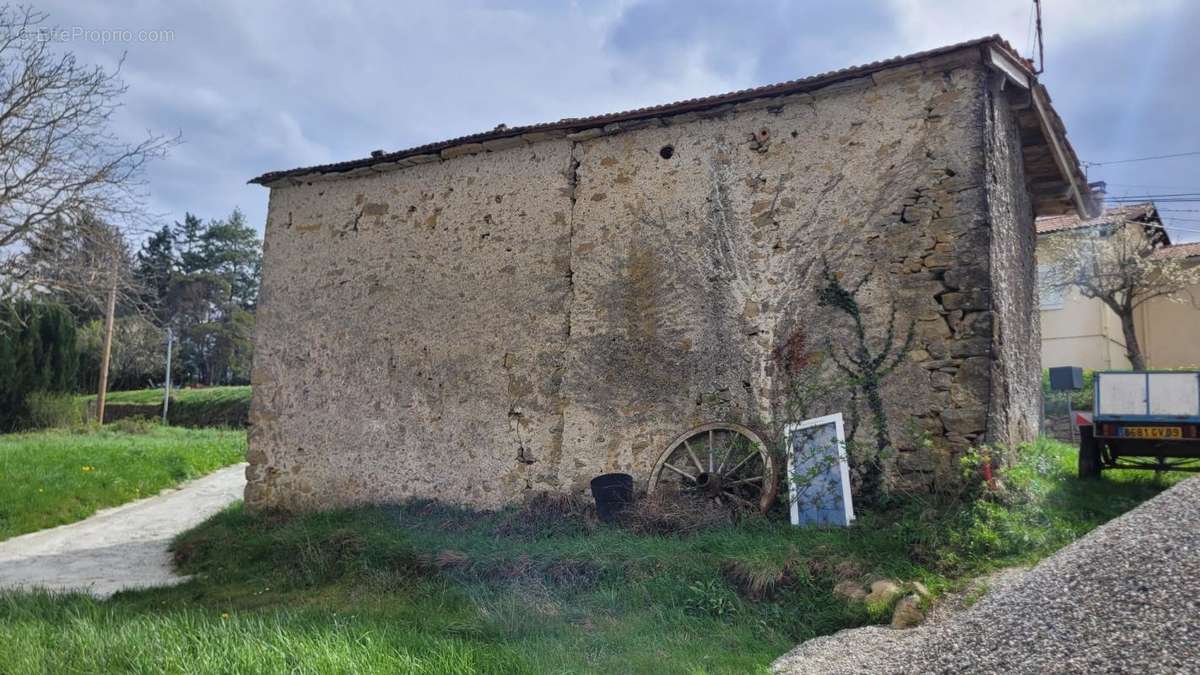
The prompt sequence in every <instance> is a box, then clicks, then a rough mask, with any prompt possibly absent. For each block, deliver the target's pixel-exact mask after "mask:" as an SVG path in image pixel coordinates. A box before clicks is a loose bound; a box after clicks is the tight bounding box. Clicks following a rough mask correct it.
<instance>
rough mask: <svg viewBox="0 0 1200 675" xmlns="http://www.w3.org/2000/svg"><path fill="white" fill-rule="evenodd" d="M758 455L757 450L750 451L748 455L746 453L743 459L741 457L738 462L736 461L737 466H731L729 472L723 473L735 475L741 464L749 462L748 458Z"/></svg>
mask: <svg viewBox="0 0 1200 675" xmlns="http://www.w3.org/2000/svg"><path fill="white" fill-rule="evenodd" d="M758 456H759V454H758V452H756V451H751V452H750V454H749V455H746V457H745V459H743V460H742V461H740V462H738V463H737V466H735V467H733V468H732V469H730V470H729V472H728V473H725V474H724V475H726V476H734V475H737V471H738V469H740V468H742V465H743V464H745V463H746V462H749V461H750V460H752V459H754V458H755V457H758Z"/></svg>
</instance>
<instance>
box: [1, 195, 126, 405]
mask: <svg viewBox="0 0 1200 675" xmlns="http://www.w3.org/2000/svg"><path fill="white" fill-rule="evenodd" d="M12 267H13V268H14V269H18V270H20V275H21V278H22V279H23V280H24V281H25V282H26V283H27V284H28V288H30V289H31V290H34V291H36V292H38V293H43V294H48V295H53V296H56V297H59V298H63V299H65V300H67V301H69V302H70V303H72V305H74V306H75V307H78V308H80V309H83V310H85V311H95V312H98V313H100V314H101V315H102V316H103V317H104V339H103V344H102V347H101V362H100V382H99V388H98V391H97V418H98V419H99V420H100V422H101V423H103V420H104V406H105V398H106V396H107V392H108V369H109V368H108V365H109V356H110V354H111V353H112V335H113V324H114V322H115V319H116V311H117V306H118V302H119V303H120V304H121V305H122V306H125V307H129V308H132V309H134V310H136V311H140V312H141V313H146V310H145V308H143V307H141V305H140V303H141V298H142V297H143V293H142V292H141V291H142V289H141V286H140V284H139V283H138V280H137V277H136V275H134V274H133V254H132V252H131V251H130V248H129V243H128V241H127V240H126V238H125V235H124V233H123V232H122V231H121V230H120V229H119V228H117V227H116V226H114V225H112V224H110V223H107V222H105V221H103V220H101V219H99V218H97V217H96V216H94V215H93V214H91V213H83V214H80V215H78V216H76V217H74V218H67V217H58V218H55V219H54V221H52V222H51V223H48V224H47V225H46V226H45V227H43V228H40V229H39V230H38V231H37V232H35V233H34V234H33V236H31V237H30V238H29V240H28V241H27V242H26V246H25V250H24V251H23V252H22V253H21V254H20V255H19V256H16V257H15V258H14V259H13V261H12Z"/></svg>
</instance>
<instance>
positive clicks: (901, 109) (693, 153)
mask: <svg viewBox="0 0 1200 675" xmlns="http://www.w3.org/2000/svg"><path fill="white" fill-rule="evenodd" d="M988 48H989V44H988V43H986V42H984V43H983V44H982V46H980V44H979V43H974V44H972V45H971V46H970V47H967V48H959V49H954V50H944V52H943V53H939V54H935V55H932V56H926V57H924V58H913V59H908V60H904V61H901V62H898V63H896V64H895V65H890V66H888V67H879V68H875V69H874V70H873V71H871V72H868V73H867V74H865V75H862V76H859V77H852V78H842V79H840V80H837V81H834V82H831V83H829V84H827V85H825V86H823V87H808V88H807V90H805V91H798V90H796V91H792V92H789V93H782V94H780V95H772V96H764V97H758V98H755V97H747V98H746V99H745V100H741V101H736V102H726V103H721V104H719V105H714V106H712V107H707V108H704V107H700V106H691V108H692V109H689V110H686V111H682V112H677V111H671V113H672V114H661V115H655V116H647V117H644V118H642V119H634V120H629V121H623V122H619V123H618V122H613V123H608V124H606V125H595V126H588V125H587V124H584V123H581V124H580V125H578V128H564V129H540V128H533V130H531V131H529V132H527V133H523V134H520V135H515V136H509V137H501V138H484V139H482V140H480V141H479V142H464V143H459V144H454V145H449V146H448V147H444V148H442V149H441V150H440V151H438V152H436V153H435V152H428V153H417V154H412V153H410V154H407V155H404V156H402V157H399V158H398V159H394V160H390V161H389V162H387V164H386V165H384V166H375V167H371V166H368V167H366V168H358V169H355V170H353V171H350V172H346V173H341V174H337V175H335V176H331V175H329V173H328V172H322V171H319V170H315V171H311V172H310V173H308V174H302V173H299V172H289V174H288V175H287V176H274V175H268V176H265V177H264V180H263V181H262V182H265V183H269V184H270V185H271V188H272V189H271V197H270V209H269V215H268V224H267V234H266V253H265V258H264V277H263V288H262V298H261V303H260V310H259V312H260V313H259V319H258V334H257V339H256V355H255V359H256V360H255V368H254V378H253V379H254V387H255V389H254V402H253V406H252V413H251V421H252V432H251V447H250V454H249V461H250V468H249V469H248V478H249V485H248V487H247V493H246V496H247V502H248V503H249V504H250V505H251V506H254V507H259V506H278V507H284V508H297V509H308V508H318V507H328V506H335V505H347V504H353V503H360V502H385V501H394V500H399V499H404V498H407V497H413V496H422V497H434V498H439V499H445V500H448V501H454V502H461V503H469V504H473V505H478V506H486V507H491V506H497V505H500V504H503V503H505V502H509V501H512V500H514V499H517V498H520V496H521V495H523V494H524V493H525V492H526V491H528V490H565V489H572V490H582V489H585V488H586V485H587V481H588V480H589V479H590V478H592V477H593V476H595V475H596V474H599V473H603V472H606V471H614V470H619V471H627V472H630V473H632V474H633V475H634V476H635V477H637V478H638V479H640V480H645V479H646V478H647V477H648V473H649V471H650V469H651V467H652V466H653V465H654V462H655V461H656V460H657V458H658V456H659V454H660V453H661V452H662V451H663V450H664V449H665V447H666V445H667V443H668V442H669V440H670V439H671V438H672V437H674V436H676V435H677V434H678V433H679V432H681V431H683V430H685V429H687V428H690V427H693V426H696V425H699V424H701V423H704V422H708V421H714V420H722V421H733V422H740V423H743V424H747V425H749V426H751V427H753V428H756V429H760V430H763V431H764V432H769V431H770V430H771V429H773V428H777V426H778V423H780V422H781V421H786V420H780V419H778V417H779V414H780V412H779V411H780V410H781V409H782V405H781V403H782V402H781V401H780V397H781V396H782V394H781V391H782V387H781V382H780V380H781V378H782V377H783V371H782V368H781V367H780V364H779V358H778V354H779V352H780V350H781V347H782V346H783V345H785V344H787V343H788V342H789V340H792V339H793V338H794V337H795V336H796V335H798V334H800V335H803V337H804V339H805V341H806V343H807V344H809V345H814V346H816V347H817V348H818V349H819V348H822V347H823V346H824V345H826V344H835V345H839V344H843V343H844V341H845V332H844V327H843V326H842V325H841V324H840V323H839V322H838V320H837V317H836V316H834V315H832V314H831V312H830V310H829V309H828V308H826V307H820V306H818V304H817V302H816V299H815V295H814V293H815V289H816V288H817V286H818V285H819V281H820V278H821V274H822V271H823V270H824V269H825V267H826V266H828V268H829V269H830V270H831V271H832V272H835V273H836V274H837V275H839V276H841V277H842V278H845V279H847V280H848V283H849V282H850V281H857V280H858V279H861V278H863V277H864V275H866V274H867V273H868V272H870V273H871V274H870V278H869V279H868V281H867V283H866V284H865V285H864V286H863V287H862V290H861V295H860V302H861V303H862V305H863V307H864V308H865V311H864V315H865V318H866V321H867V326H868V331H869V333H870V338H871V339H872V340H883V339H885V333H887V324H888V315H889V311H890V309H891V308H892V307H895V308H896V319H895V322H894V324H893V326H894V327H895V331H896V332H897V333H902V332H903V331H904V330H905V329H906V328H907V327H908V326H912V331H913V339H912V342H911V345H910V347H909V350H908V352H907V354H906V355H905V356H904V358H903V360H902V362H901V365H900V366H899V367H898V368H897V369H896V371H895V372H894V373H893V374H892V375H890V376H889V377H888V378H887V379H886V380H885V381H884V385H883V391H882V393H883V399H884V402H885V410H886V417H887V423H888V426H889V428H890V429H891V437H892V441H893V444H894V446H895V447H896V448H897V449H898V450H900V453H899V455H898V461H897V462H896V463H895V464H894V465H892V468H893V469H894V472H893V474H894V477H895V478H896V479H897V484H898V485H900V486H902V487H905V488H912V489H927V488H929V487H931V486H934V484H935V481H936V480H937V479H938V475H939V474H938V469H939V467H941V468H943V469H945V468H948V467H950V466H952V461H953V458H954V457H955V456H956V453H958V452H960V451H962V450H963V449H965V448H966V447H968V446H970V445H972V444H978V443H983V442H985V441H994V442H998V443H1006V444H1010V443H1016V442H1020V441H1024V440H1030V439H1031V438H1032V437H1033V436H1034V435H1035V434H1036V432H1037V429H1038V426H1039V415H1040V391H1041V390H1040V379H1039V378H1040V370H1039V368H1038V330H1037V308H1036V303H1035V300H1034V260H1033V246H1034V232H1033V226H1032V218H1033V214H1034V206H1033V205H1032V204H1031V198H1030V195H1029V193H1028V191H1027V187H1026V184H1027V179H1028V178H1027V176H1025V175H1024V166H1025V163H1024V162H1023V161H1022V154H1023V153H1022V130H1021V128H1020V125H1019V124H1018V119H1017V113H1015V112H1014V110H1013V109H1014V107H1020V106H1021V105H1022V103H1021V101H1020V100H1017V97H1019V96H1020V95H1021V92H1020V91H1018V89H1017V88H1015V87H1012V86H1011V84H1010V83H1009V79H1008V78H1006V76H1005V74H1004V73H1002V72H1000V71H998V70H997V68H995V67H993V66H990V65H988V63H987V53H988V52H987V51H986V50H987V49H988ZM993 51H994V49H993ZM1006 83H1009V84H1006ZM799 88H800V87H797V88H796V89H799ZM1026 96H1027V94H1026ZM584 122H585V121H584ZM825 405H826V406H827V408H828V409H827V410H826V412H835V411H837V410H845V409H846V406H848V405H850V401H849V398H848V396H843V397H840V398H839V397H831V399H830V400H829V401H828V402H827V403H826V404H825ZM860 416H861V417H862V419H864V420H868V419H869V411H860ZM864 424H865V422H864ZM860 433H864V434H865V433H866V432H865V431H864V432H860ZM930 441H932V447H929V446H930V445H931V443H930Z"/></svg>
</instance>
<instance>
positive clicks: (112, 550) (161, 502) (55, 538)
mask: <svg viewBox="0 0 1200 675" xmlns="http://www.w3.org/2000/svg"><path fill="white" fill-rule="evenodd" d="M245 486H246V465H245V464H238V465H235V466H229V467H225V468H224V469H220V470H218V471H215V472H213V473H211V474H209V475H207V476H205V477H203V478H200V479H197V480H194V481H191V482H189V483H185V484H183V485H182V486H180V487H179V488H178V489H174V490H168V491H165V492H163V493H162V494H160V495H158V496H156V497H149V498H147V499H140V500H138V501H136V502H130V503H129V504H123V505H121V506H117V507H115V508H111V509H105V510H103V511H98V512H96V514H95V515H93V516H92V517H90V518H88V519H87V520H81V521H79V522H77V523H71V524H70V525H63V526H61V527H55V528H52V529H49V530H42V531H40V532H31V533H29V534H25V535H21V536H19V537H14V538H12V539H9V540H7V541H3V542H0V588H30V587H41V588H47V589H51V590H80V591H85V592H88V593H91V594H92V595H94V596H96V597H99V598H105V597H108V596H110V595H112V594H113V593H116V592H117V591H120V590H124V589H127V588H138V587H144V586H167V585H170V584H177V583H179V582H181V581H183V580H184V579H185V577H180V576H178V575H176V574H175V572H174V571H173V570H172V569H171V555H170V554H169V553H168V552H167V545H168V544H170V543H171V539H172V538H173V537H174V536H175V535H176V534H179V533H180V532H183V531H184V530H187V529H190V528H192V527H195V526H196V525H198V524H200V523H201V522H202V521H203V520H204V519H206V518H208V517H209V516H211V515H213V514H214V513H216V512H217V511H220V510H221V509H223V508H225V507H226V506H228V505H229V504H230V503H232V502H234V501H236V500H238V499H241V498H242V491H243V490H244V489H245Z"/></svg>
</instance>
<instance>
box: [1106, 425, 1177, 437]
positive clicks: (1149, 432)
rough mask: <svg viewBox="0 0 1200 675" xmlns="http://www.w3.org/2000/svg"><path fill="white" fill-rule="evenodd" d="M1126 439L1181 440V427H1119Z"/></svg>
mask: <svg viewBox="0 0 1200 675" xmlns="http://www.w3.org/2000/svg"><path fill="white" fill-rule="evenodd" d="M1120 434H1121V435H1122V436H1125V437H1126V438H1183V428H1182V427H1121V431H1120Z"/></svg>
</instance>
